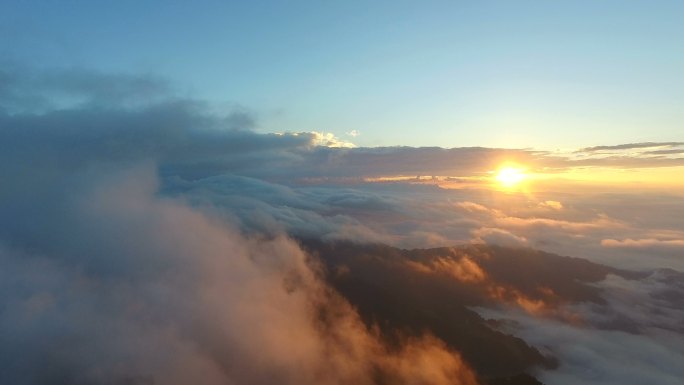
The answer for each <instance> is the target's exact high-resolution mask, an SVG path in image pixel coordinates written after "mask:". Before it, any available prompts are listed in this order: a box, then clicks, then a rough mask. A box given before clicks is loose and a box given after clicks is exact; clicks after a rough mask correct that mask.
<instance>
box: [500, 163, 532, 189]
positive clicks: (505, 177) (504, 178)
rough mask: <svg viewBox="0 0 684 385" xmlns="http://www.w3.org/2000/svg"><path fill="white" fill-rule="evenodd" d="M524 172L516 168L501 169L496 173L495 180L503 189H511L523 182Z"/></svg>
mask: <svg viewBox="0 0 684 385" xmlns="http://www.w3.org/2000/svg"><path fill="white" fill-rule="evenodd" d="M526 177H527V175H526V174H525V170H524V169H521V168H516V167H502V168H500V169H499V171H498V172H497V173H496V180H497V181H499V183H501V184H502V185H503V186H504V187H513V186H515V185H517V184H518V183H520V182H522V181H524V180H525V178H526Z"/></svg>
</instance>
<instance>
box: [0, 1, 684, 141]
mask: <svg viewBox="0 0 684 385" xmlns="http://www.w3.org/2000/svg"><path fill="white" fill-rule="evenodd" d="M683 19H684V2H681V1H608V0H606V1H565V2H560V1H553V2H552V1H447V2H436V1H433V2H417V1H406V2H405V1H392V2H381V1H375V2H358V1H346V2H322V1H310V2H306V1H301V2H296V1H288V2H285V1H280V2H276V1H252V2H232V3H231V2H220V1H215V2H214V1H197V2H189V1H188V2H181V1H178V2H172V1H156V2H153V1H117V2H98V1H82V2H77V1H5V2H2V4H0V58H1V59H2V61H5V62H11V63H15V64H16V63H20V64H21V65H26V66H31V67H38V68H52V67H59V68H63V67H68V68H71V67H76V68H85V69H91V70H93V69H94V70H98V71H103V72H112V73H118V72H126V73H142V74H153V75H155V76H162V77H166V78H168V79H170V81H172V82H173V84H174V85H175V87H176V89H177V91H178V93H179V94H181V95H183V96H187V97H192V98H198V99H204V100H208V101H210V102H211V103H214V104H215V105H216V106H218V108H231V107H235V106H240V107H241V108H245V109H247V110H248V111H251V112H252V113H254V114H255V115H256V117H257V119H258V128H257V129H258V130H260V131H278V132H280V131H312V130H315V131H326V132H332V133H334V134H336V135H338V136H340V137H342V138H346V139H349V140H352V141H353V142H355V143H357V144H359V145H362V146H378V145H408V146H434V145H437V146H444V147H458V146H500V147H534V148H543V149H556V148H560V149H568V148H575V147H585V146H592V145H598V144H613V143H628V142H640V141H674V140H681V139H683V138H684V127H683V126H684V123H683V122H684V76H683V75H684V44H683V43H684V23H682V20H683ZM352 130H357V131H359V132H360V133H361V135H360V136H358V137H355V138H351V137H349V136H347V134H346V133H347V132H350V131H352Z"/></svg>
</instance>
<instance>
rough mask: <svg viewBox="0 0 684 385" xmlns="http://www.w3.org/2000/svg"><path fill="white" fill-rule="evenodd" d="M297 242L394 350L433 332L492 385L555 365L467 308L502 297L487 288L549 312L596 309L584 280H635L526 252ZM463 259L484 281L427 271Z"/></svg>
mask: <svg viewBox="0 0 684 385" xmlns="http://www.w3.org/2000/svg"><path fill="white" fill-rule="evenodd" d="M300 243H301V244H302V247H303V248H304V249H305V250H307V251H308V252H309V253H310V254H312V255H314V256H318V257H319V258H320V260H321V261H322V263H323V265H324V271H325V276H326V279H327V280H328V281H329V283H330V284H331V285H332V286H333V287H334V288H335V289H336V290H337V291H338V292H339V293H340V294H342V295H343V296H344V297H345V298H346V299H347V300H348V301H349V302H350V303H351V304H352V305H353V306H354V307H355V308H357V309H358V311H359V313H360V315H361V317H362V319H363V321H364V322H365V323H366V324H367V325H368V326H369V327H370V326H377V327H378V328H379V330H380V332H381V334H382V337H383V338H384V339H385V340H386V341H387V342H388V343H389V344H390V346H399V343H400V341H401V339H402V338H405V337H407V336H418V335H422V334H424V333H430V334H432V335H434V336H435V337H437V338H439V339H441V340H442V341H444V342H445V343H446V344H447V345H448V346H449V347H450V348H451V349H454V350H455V351H458V352H459V353H460V354H461V355H462V357H463V359H464V360H465V361H466V362H467V363H468V364H469V365H470V366H471V367H472V368H473V369H474V370H475V371H476V373H477V374H478V375H479V376H480V378H481V381H482V382H483V383H486V384H489V385H503V384H507V385H525V384H540V382H539V381H538V380H537V379H536V378H535V377H533V376H532V375H531V374H532V373H533V372H534V370H535V368H545V369H553V368H555V367H556V366H557V365H558V363H557V361H556V359H555V358H554V357H551V356H548V355H544V354H542V353H541V352H540V351H539V350H537V349H536V348H534V347H532V346H530V345H528V344H527V343H526V342H525V341H523V340H522V339H520V338H517V337H514V336H512V335H510V334H506V333H504V332H503V331H500V330H497V323H496V322H495V321H492V320H486V319H484V318H483V317H481V316H480V315H479V314H477V313H476V312H474V311H473V310H470V309H469V307H471V306H487V305H495V304H497V303H501V301H506V300H507V298H505V297H504V298H493V297H492V295H491V288H492V287H505V288H509V289H511V290H513V291H515V292H516V293H518V295H522V296H524V297H525V298H528V299H530V300H532V301H544V303H546V305H545V306H547V307H548V308H553V307H554V306H557V305H559V304H562V303H569V302H578V301H588V302H593V303H597V304H601V303H602V302H603V299H602V298H601V296H600V289H599V288H597V287H594V286H590V285H587V284H586V283H590V282H597V281H600V280H602V279H604V278H605V277H606V275H607V274H609V273H613V274H619V275H622V276H626V277H631V276H635V277H636V275H635V273H630V272H626V271H621V270H617V269H613V268H610V267H608V266H604V265H600V264H596V263H592V262H589V261H587V260H584V259H580V258H570V257H562V256H558V255H554V254H550V253H544V252H541V251H537V250H532V249H523V248H521V249H514V248H504V247H497V246H485V245H468V246H460V247H455V248H435V249H416V250H402V249H398V248H394V247H390V246H386V245H379V244H357V243H352V242H347V241H333V242H322V241H318V240H310V239H302V240H300ZM465 256H467V258H468V259H469V260H471V261H473V262H475V263H476V264H477V266H479V267H480V268H481V270H482V271H483V272H484V274H485V275H486V279H482V280H480V281H467V280H458V279H455V278H454V277H452V276H450V275H449V274H446V273H440V272H437V273H436V274H426V271H427V270H428V269H429V268H430V266H434V265H433V263H434V262H435V261H439V260H441V261H444V260H445V259H450V260H452V261H459V260H461V259H462V258H464V257H465ZM416 266H418V268H416ZM421 266H423V267H424V268H425V270H424V271H421ZM540 288H545V289H550V291H549V290H540ZM550 292H552V293H553V294H549V293H550ZM508 299H510V300H512V299H514V297H509V298H508Z"/></svg>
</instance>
